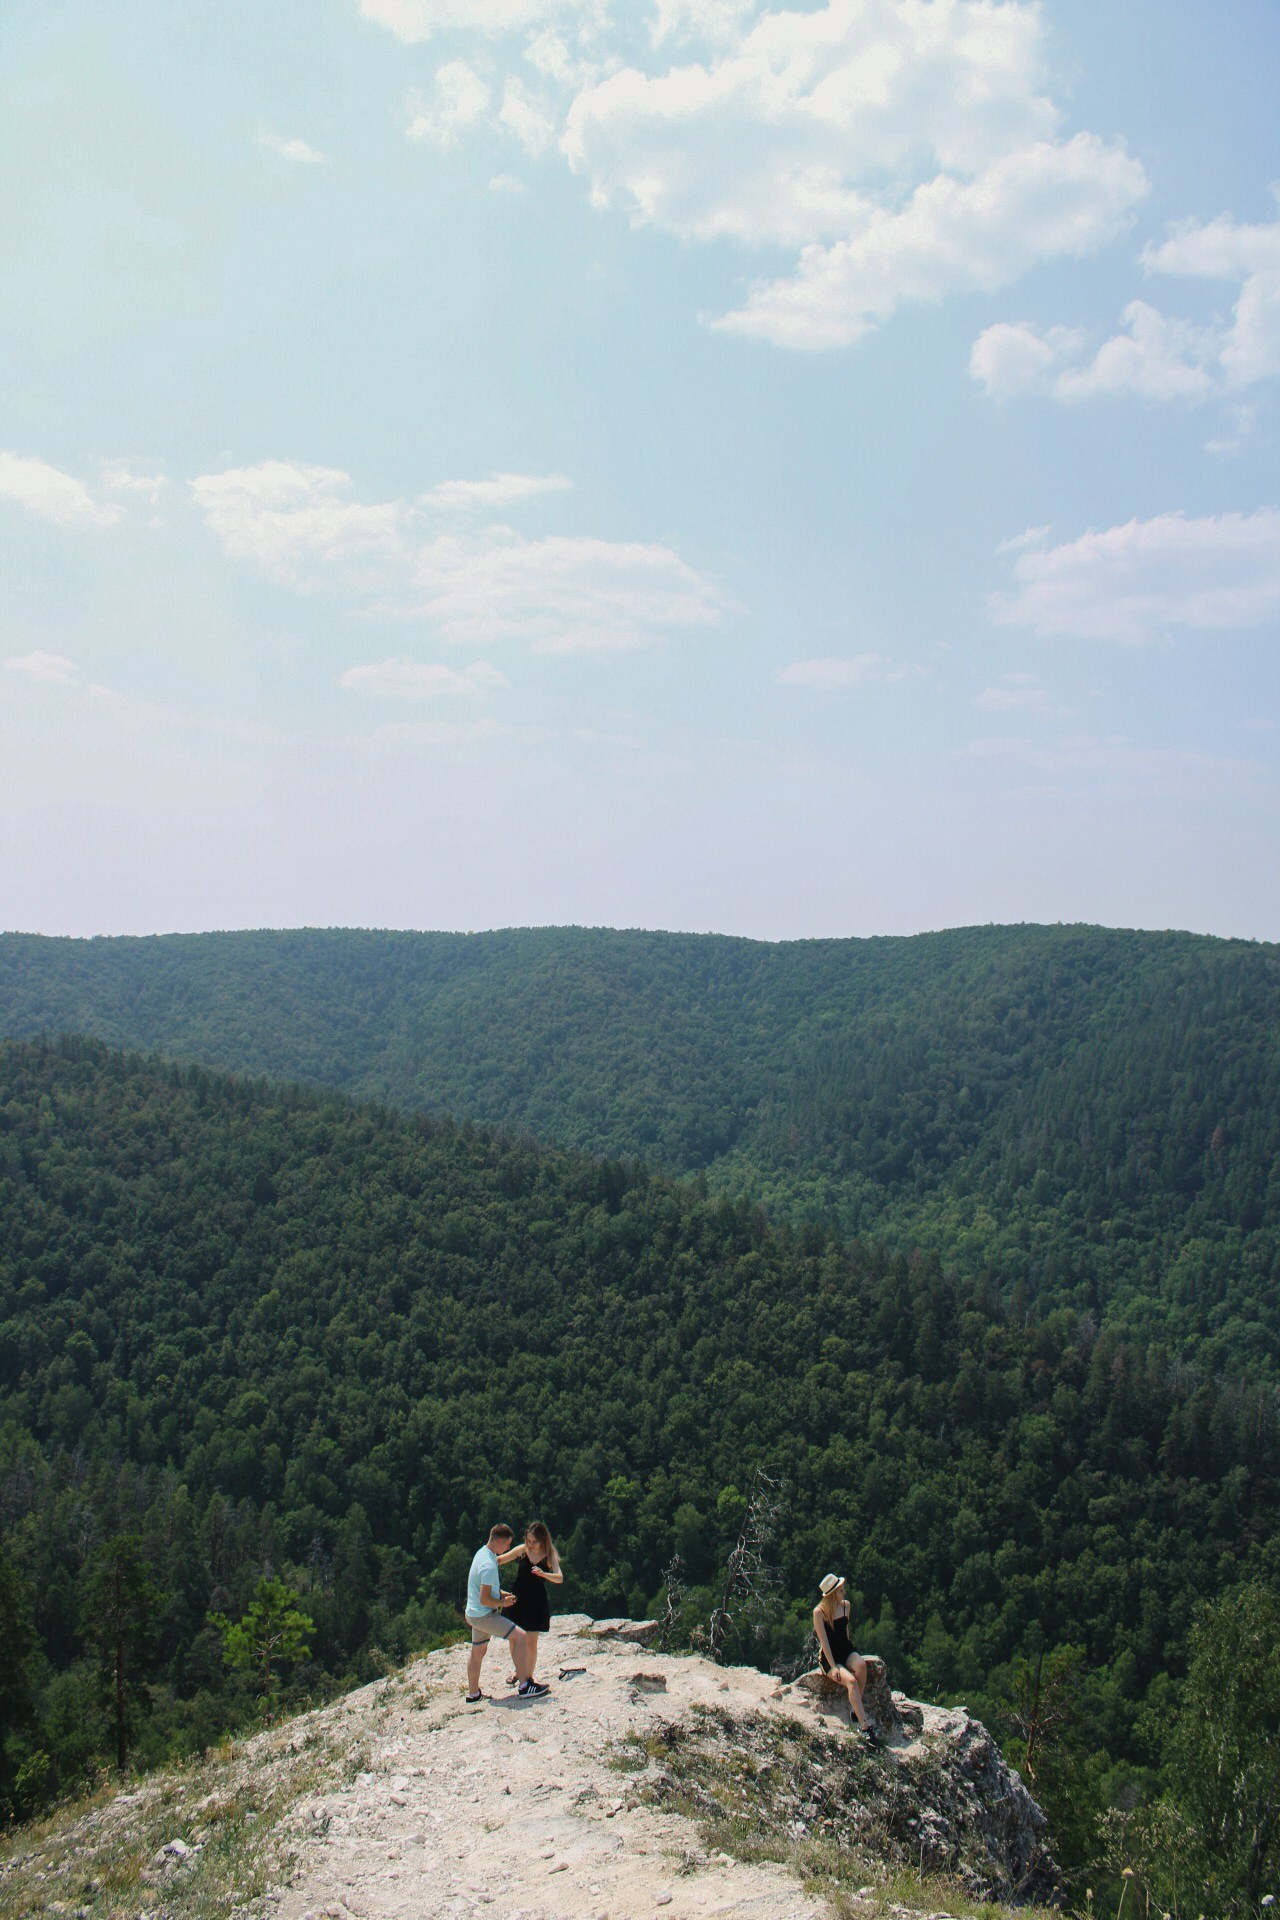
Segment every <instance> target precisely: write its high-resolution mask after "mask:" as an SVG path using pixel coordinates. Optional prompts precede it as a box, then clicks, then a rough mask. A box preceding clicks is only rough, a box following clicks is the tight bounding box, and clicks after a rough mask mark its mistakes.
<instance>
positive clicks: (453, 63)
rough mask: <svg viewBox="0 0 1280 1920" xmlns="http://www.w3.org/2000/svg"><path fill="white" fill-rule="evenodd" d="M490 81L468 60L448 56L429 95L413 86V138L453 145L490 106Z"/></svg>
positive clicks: (434, 144)
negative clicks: (467, 61) (468, 62)
mask: <svg viewBox="0 0 1280 1920" xmlns="http://www.w3.org/2000/svg"><path fill="white" fill-rule="evenodd" d="M489 98H490V93H489V84H488V82H487V81H486V80H482V79H481V77H480V75H479V74H478V73H477V72H476V70H475V68H474V67H469V66H468V65H467V63H466V61H465V60H449V61H446V63H445V65H444V66H442V67H438V68H437V69H436V75H435V80H434V82H433V83H432V88H431V93H430V96H428V95H426V94H424V93H423V92H421V90H420V89H418V88H416V87H415V88H414V89H413V90H412V91H411V93H410V94H409V124H408V126H407V128H406V132H407V134H408V137H409V139H410V140H426V141H430V142H431V144H432V145H433V146H437V147H453V146H456V145H457V143H458V139H459V136H460V135H461V133H462V132H463V131H464V130H465V129H466V128H467V127H471V126H474V125H475V124H476V122H477V121H478V120H482V119H483V118H484V115H485V113H486V112H487V111H488V107H489Z"/></svg>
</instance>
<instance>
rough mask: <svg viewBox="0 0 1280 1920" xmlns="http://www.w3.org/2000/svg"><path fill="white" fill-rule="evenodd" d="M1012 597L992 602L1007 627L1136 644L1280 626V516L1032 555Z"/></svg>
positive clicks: (1182, 520)
mask: <svg viewBox="0 0 1280 1920" xmlns="http://www.w3.org/2000/svg"><path fill="white" fill-rule="evenodd" d="M1013 575H1014V582H1015V585H1014V590H1013V591H1012V592H1010V593H1002V594H996V595H994V596H993V597H992V601H991V610H992V615H993V617H994V618H995V619H996V620H997V621H998V622H999V624H1001V625H1002V626H1019V627H1030V628H1031V629H1032V630H1033V631H1034V632H1036V633H1038V634H1041V635H1044V636H1049V635H1057V634H1062V635H1072V636H1075V637H1079V638H1082V639H1092V640H1116V641H1121V642H1126V643H1138V642H1142V641H1147V640H1155V639H1158V638H1160V637H1161V636H1162V635H1165V634H1168V633H1169V632H1171V631H1172V630H1174V629H1177V628H1186V629H1190V630H1193V631H1203V632H1209V631H1227V630H1231V629H1244V628H1249V627H1257V626H1261V625H1263V624H1264V623H1265V622H1267V621H1271V620H1277V619H1280V512H1278V511H1277V510H1276V509H1275V508H1273V507H1264V508H1261V509H1260V510H1259V511H1258V512H1256V513H1251V514H1244V513H1223V514H1216V515H1207V516H1205V517H1204V518H1201V519H1189V518H1187V517H1186V516H1185V515H1184V514H1180V513H1167V514H1161V515H1159V516H1158V517H1157V518H1155V519H1153V520H1130V521H1129V522H1128V523H1127V524H1126V525H1124V526H1119V527H1110V528H1108V529H1106V530H1105V531H1104V532H1101V533H1098V532H1091V533H1086V534H1083V535H1082V536H1081V537H1080V538H1079V539H1078V540H1071V541H1067V542H1065V543H1064V544H1062V545H1060V546H1056V547H1049V546H1039V547H1025V548H1023V550H1022V551H1021V552H1020V553H1019V554H1018V556H1017V557H1016V559H1015V560H1014V563H1013Z"/></svg>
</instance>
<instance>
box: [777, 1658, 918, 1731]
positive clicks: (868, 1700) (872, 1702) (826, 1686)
mask: <svg viewBox="0 0 1280 1920" xmlns="http://www.w3.org/2000/svg"><path fill="white" fill-rule="evenodd" d="M864 1657H865V1659H866V1662H867V1684H866V1685H865V1687H863V1689H862V1707H863V1711H864V1713H865V1714H866V1716H867V1718H868V1720H869V1721H870V1722H871V1724H872V1726H873V1727H874V1728H875V1730H876V1732H877V1733H878V1734H879V1735H880V1737H881V1738H882V1739H884V1740H893V1739H895V1738H896V1737H897V1736H898V1735H900V1734H902V1733H903V1731H904V1725H903V1720H904V1716H903V1714H902V1712H901V1710H900V1708H899V1706H898V1701H899V1699H900V1698H901V1697H902V1696H900V1695H897V1694H895V1693H893V1692H891V1690H890V1687H889V1676H888V1674H887V1672H886V1671H885V1664H884V1661H883V1660H881V1659H879V1658H878V1657H877V1656H876V1655H875V1654H874V1653H869V1654H866V1655H865V1656H864ZM796 1685H797V1686H798V1687H803V1688H804V1690H805V1692H806V1693H811V1694H812V1695H813V1697H814V1699H815V1700H817V1701H819V1702H821V1703H825V1704H828V1705H833V1706H834V1705H837V1704H839V1703H841V1702H846V1701H847V1700H848V1695H847V1694H846V1692H845V1689H844V1686H843V1684H842V1683H841V1682H840V1681H839V1680H832V1679H830V1678H829V1676H828V1675H827V1674H825V1673H824V1672H823V1671H822V1668H821V1667H814V1668H813V1670H812V1671H811V1672H810V1673H802V1674H801V1675H800V1677H799V1679H798V1680H797V1681H796ZM845 1711H846V1713H847V1712H848V1708H847V1706H846V1708H845ZM919 1724H920V1722H919V1721H918V1722H917V1727H918V1725H919ZM914 1730H916V1729H913V1731H914Z"/></svg>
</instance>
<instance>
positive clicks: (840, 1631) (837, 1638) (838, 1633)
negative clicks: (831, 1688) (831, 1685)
mask: <svg viewBox="0 0 1280 1920" xmlns="http://www.w3.org/2000/svg"><path fill="white" fill-rule="evenodd" d="M827 1638H828V1640H829V1641H830V1642H831V1651H832V1653H833V1654H834V1656H835V1663H836V1665H837V1666H838V1667H842V1666H843V1665H844V1663H845V1661H846V1660H850V1659H852V1658H853V1648H852V1646H851V1645H850V1644H849V1616H848V1614H847V1613H838V1614H837V1615H836V1617H835V1619H834V1620H828V1622H827ZM818 1658H819V1659H820V1660H821V1662H822V1671H823V1672H824V1673H830V1671H831V1662H830V1660H828V1659H827V1656H826V1654H825V1653H824V1652H823V1651H822V1642H821V1641H819V1642H818Z"/></svg>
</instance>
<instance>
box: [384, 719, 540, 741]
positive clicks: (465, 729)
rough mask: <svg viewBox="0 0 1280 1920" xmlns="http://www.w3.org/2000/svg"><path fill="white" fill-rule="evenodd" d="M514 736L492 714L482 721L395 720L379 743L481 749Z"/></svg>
mask: <svg viewBox="0 0 1280 1920" xmlns="http://www.w3.org/2000/svg"><path fill="white" fill-rule="evenodd" d="M514 732H515V728H514V727H504V726H503V725H502V723H501V721H498V720H495V719H494V718H493V717H492V715H490V714H486V715H485V717H484V718H483V719H482V720H392V721H389V722H388V724H387V725H386V726H385V727H379V728H378V729H377V735H378V738H379V740H408V741H411V742H416V743H417V744H418V745H419V746H424V747H468V746H478V745H480V744H481V743H482V742H483V741H485V740H505V739H509V738H510V737H511V735H512V734H513V733H514Z"/></svg>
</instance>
